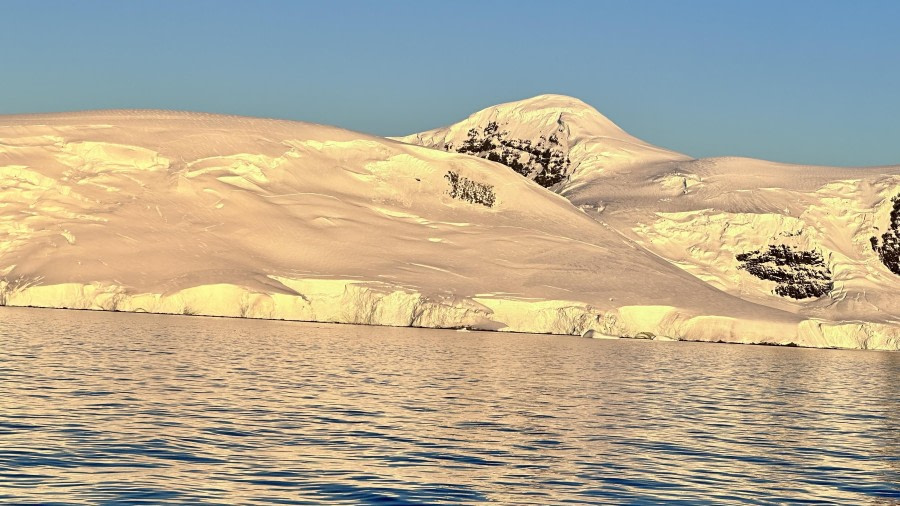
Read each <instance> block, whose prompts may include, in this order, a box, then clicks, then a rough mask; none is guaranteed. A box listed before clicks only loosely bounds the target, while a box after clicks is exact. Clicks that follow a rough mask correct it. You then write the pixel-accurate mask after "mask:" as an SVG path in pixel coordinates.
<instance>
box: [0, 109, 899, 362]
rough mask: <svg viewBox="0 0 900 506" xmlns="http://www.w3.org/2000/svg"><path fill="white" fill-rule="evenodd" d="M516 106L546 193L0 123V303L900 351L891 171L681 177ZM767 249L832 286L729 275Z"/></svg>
mask: <svg viewBox="0 0 900 506" xmlns="http://www.w3.org/2000/svg"><path fill="white" fill-rule="evenodd" d="M500 107H504V106H500ZM512 110H513V111H514V112H515V114H512V113H509V114H507V113H506V112H504V111H501V113H503V114H499V113H498V115H496V116H497V117H503V118H507V117H511V118H513V119H515V118H516V117H518V120H517V121H518V123H516V122H513V121H512V120H510V121H507V123H506V125H507V127H509V128H514V129H515V132H516V135H518V136H520V137H523V136H526V134H527V135H534V134H540V132H542V131H543V130H541V129H542V128H544V127H545V126H547V125H549V127H552V128H553V129H555V130H553V131H554V132H557V133H559V135H560V136H559V137H557V143H558V145H565V148H566V149H567V150H568V151H566V156H567V157H568V158H569V161H570V162H571V163H570V165H567V167H569V168H571V170H572V172H571V173H570V174H567V179H566V181H565V182H564V183H560V184H558V185H556V186H555V187H553V188H552V189H553V190H555V191H557V192H559V195H557V194H554V193H553V192H551V191H549V190H547V189H545V188H542V187H540V186H539V185H537V184H535V183H533V182H531V181H529V180H528V179H527V178H525V177H522V176H521V175H519V174H517V173H516V172H514V171H512V170H510V169H508V168H507V167H504V166H503V165H500V164H498V163H494V162H491V161H487V160H483V159H480V158H477V157H475V156H470V155H467V154H457V153H448V152H444V151H442V150H438V149H429V148H425V147H419V146H414V145H410V144H403V143H400V142H396V141H393V140H388V139H383V138H378V137H373V136H367V135H364V134H359V133H355V132H350V131H346V130H341V129H338V128H333V127H327V126H321V125H312V124H306V123H298V122H289V121H276V120H264V119H252V118H242V117H232V116H217V115H206V114H194V113H182V112H170V111H97V112H85V113H66V114H51V115H27V116H4V117H0V197H2V198H0V277H2V280H0V304H5V305H19V306H28V305H31V306H50V307H70V308H84V309H106V310H116V311H139V312H164V313H180V314H209V315H224V316H243V317H253V318H276V319H297V320H315V321H336V322H348V323H365V324H383V325H399V326H425V327H470V328H483V329H492V330H510V331H524V332H547V333H566V334H579V335H580V334H583V333H584V332H586V331H588V330H593V331H594V332H595V334H597V335H610V336H622V335H627V336H635V335H641V336H643V337H647V336H655V337H659V338H671V339H691V340H710V341H717V340H726V341H736V342H771V343H780V344H789V343H795V344H800V345H805V346H837V347H851V348H879V349H897V348H898V347H900V327H898V325H897V324H896V321H897V320H898V317H897V314H898V313H900V307H898V305H900V302H898V299H900V298H897V297H895V296H894V295H895V294H896V293H898V290H900V277H898V276H896V275H894V274H893V273H891V272H890V271H889V270H888V269H887V268H886V267H885V266H884V265H882V264H881V263H880V262H879V260H878V256H877V255H876V254H875V252H874V251H873V250H872V246H871V245H870V236H872V235H874V234H875V233H876V232H877V231H878V230H883V229H884V227H885V226H886V225H887V223H888V221H889V220H888V215H889V212H890V209H889V208H890V198H891V196H892V193H895V192H896V191H897V187H898V185H897V170H896V168H890V167H889V168H882V169H866V170H853V169H830V168H804V167H790V166H780V165H776V164H771V163H768V162H759V161H751V160H742V159H715V160H691V159H690V158H689V157H686V156H684V155H679V154H677V153H672V152H670V151H666V150H662V149H659V148H656V147H653V146H650V145H648V144H646V143H643V142H641V141H639V140H637V139H634V138H633V137H631V136H628V135H627V134H625V133H624V132H622V131H621V130H620V129H618V127H616V126H615V125H614V124H612V123H611V122H609V120H607V119H606V118H603V117H602V116H601V115H599V113H597V112H596V111H594V110H593V109H590V108H588V106H586V105H585V104H583V103H581V102H578V101H574V99H569V98H567V97H558V96H547V97H538V98H536V99H533V100H531V101H524V102H522V103H516V104H514V106H512ZM548 115H549V116H548ZM547 118H550V119H547ZM504 121H505V120H504ZM504 128H506V127H504ZM592 132H593V133H592ZM563 133H565V135H564V136H563V135H562V134H563ZM541 135H543V134H541ZM546 135H548V136H549V135H551V133H546ZM538 137H540V135H538ZM548 138H549V137H548ZM407 140H408V139H407ZM548 142H549V141H548ZM879 227H881V228H879ZM775 242H777V243H779V244H781V243H787V244H788V245H790V246H791V247H795V248H798V251H800V252H804V251H815V252H817V253H818V254H820V255H821V257H822V258H824V261H825V262H827V265H823V266H815V269H814V270H815V272H817V273H818V272H822V273H825V272H827V273H828V275H829V276H832V277H833V279H829V280H828V281H829V282H830V283H833V285H829V286H833V290H831V292H830V293H829V294H828V295H826V296H824V297H821V298H818V299H811V300H810V299H806V300H801V301H797V300H793V299H789V298H784V297H780V296H778V295H776V294H775V293H774V290H775V283H774V282H772V281H767V280H763V279H758V278H756V277H754V276H752V275H751V274H749V273H748V272H747V271H745V270H742V269H740V266H739V263H738V262H737V260H736V256H737V255H739V254H741V253H746V252H750V251H754V250H760V249H765V248H767V247H768V246H769V245H770V244H772V243H775Z"/></svg>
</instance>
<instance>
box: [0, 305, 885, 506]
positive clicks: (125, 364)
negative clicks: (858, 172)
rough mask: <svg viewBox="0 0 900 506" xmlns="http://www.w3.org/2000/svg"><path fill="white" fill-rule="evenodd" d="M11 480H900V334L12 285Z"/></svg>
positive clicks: (76, 489)
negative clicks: (171, 298)
mask: <svg viewBox="0 0 900 506" xmlns="http://www.w3.org/2000/svg"><path fill="white" fill-rule="evenodd" d="M0 342H2V347H0V502H3V503H40V504H71V503H118V502H121V503H128V504H165V503H173V504H185V503H189V504H220V503H223V502H227V503H234V502H238V503H248V504H320V503H323V502H343V503H361V502H364V503H370V502H380V503H400V504H431V503H439V502H444V503H454V504H456V503H476V502H485V501H495V502H501V503H509V504H517V503H518V504H534V503H575V504H578V503H647V502H651V503H660V502H664V503H672V504H692V505H693V504H781V503H794V504H834V503H842V504H897V503H900V486H898V483H900V436H898V434H900V392H898V387H897V382H896V379H897V378H898V377H900V354H897V353H873V352H863V351H853V352H849V351H848V352H844V351H823V350H803V349H794V348H791V349H785V348H765V347H750V346H733V345H716V344H700V343H658V342H633V341H594V340H588V339H580V338H568V337H551V336H529V335H499V334H485V333H478V332H468V333H458V332H451V331H433V330H417V329H390V328H368V327H354V326H335V325H321V324H302V323H289V322H264V321H247V320H223V319H210V318H180V317H166V316H158V315H129V314H109V313H90V312H67V311H51V310H33V309H15V308H0Z"/></svg>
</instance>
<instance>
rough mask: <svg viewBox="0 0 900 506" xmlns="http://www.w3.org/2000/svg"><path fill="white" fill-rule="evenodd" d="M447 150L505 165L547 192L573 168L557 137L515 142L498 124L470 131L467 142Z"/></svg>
mask: <svg viewBox="0 0 900 506" xmlns="http://www.w3.org/2000/svg"><path fill="white" fill-rule="evenodd" d="M444 150H445V151H456V152H457V153H463V154H468V155H474V156H477V157H479V158H485V159H487V160H490V161H492V162H498V163H502V164H503V165H506V166H507V167H509V168H511V169H512V170H514V171H516V172H518V173H519V174H521V175H523V176H525V177H528V178H530V179H533V180H534V182H536V183H537V184H539V185H541V186H543V187H545V188H549V187H551V186H553V185H555V184H557V183H559V182H561V181H563V180H564V179H565V178H566V175H567V172H568V169H569V165H570V162H569V157H568V156H567V155H566V152H565V150H564V149H563V146H562V144H561V143H560V140H559V136H558V135H557V134H555V133H554V134H551V135H550V137H549V138H547V137H544V136H541V137H540V138H539V139H538V140H537V141H535V142H532V141H531V140H529V139H515V138H512V137H511V136H510V135H509V132H508V131H506V130H502V131H501V130H500V127H499V126H498V125H497V122H495V121H492V122H490V123H488V124H487V125H486V126H484V127H483V128H482V129H481V130H479V129H477V128H471V129H469V132H468V137H467V138H466V140H465V142H463V143H462V144H461V145H459V146H454V145H453V144H452V143H447V144H444Z"/></svg>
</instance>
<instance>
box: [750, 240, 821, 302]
mask: <svg viewBox="0 0 900 506" xmlns="http://www.w3.org/2000/svg"><path fill="white" fill-rule="evenodd" d="M736 258H737V260H738V261H739V262H741V265H740V268H741V269H744V270H745V271H747V272H749V273H750V274H753V275H754V276H756V277H757V278H759V279H765V280H767V281H775V282H776V283H777V285H776V286H775V293H776V294H777V295H780V296H782V297H790V298H792V299H808V298H811V297H821V296H823V295H825V294H827V293H828V292H830V291H831V289H832V288H833V283H832V280H831V270H830V269H829V268H828V265H826V264H825V260H824V259H823V258H822V254H821V253H819V252H818V251H807V250H798V249H796V248H794V247H791V246H786V245H778V246H775V245H772V246H769V249H768V250H765V251H760V250H756V251H751V252H749V253H741V254H739V255H737V257H736Z"/></svg>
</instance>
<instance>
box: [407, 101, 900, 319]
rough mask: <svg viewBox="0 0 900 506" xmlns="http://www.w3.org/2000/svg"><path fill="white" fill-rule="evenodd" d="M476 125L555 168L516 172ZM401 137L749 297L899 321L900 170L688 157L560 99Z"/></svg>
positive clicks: (824, 314) (501, 146)
mask: <svg viewBox="0 0 900 506" xmlns="http://www.w3.org/2000/svg"><path fill="white" fill-rule="evenodd" d="M479 132H499V134H494V136H493V137H492V139H496V138H500V139H515V143H516V145H523V144H524V145H534V144H535V143H550V144H552V145H553V146H557V147H558V149H559V153H560V154H559V156H558V158H559V159H563V160H565V162H566V163H565V164H563V165H564V166H565V170H563V171H562V172H559V173H558V174H557V172H554V171H553V170H552V166H551V170H550V171H549V173H550V174H551V175H554V177H556V179H553V180H552V181H548V180H547V179H546V178H545V177H544V176H542V174H547V173H548V172H547V169H546V168H541V167H537V168H536V169H535V170H527V171H526V170H521V169H520V166H519V165H520V164H517V163H515V161H520V160H523V159H524V158H525V157H524V155H523V156H521V157H520V158H518V159H515V157H504V156H503V153H504V152H506V151H508V149H507V147H506V144H508V142H505V141H502V140H501V141H499V142H498V141H496V140H490V141H488V142H482V143H481V144H479V142H480V139H481V138H482V137H483V136H479V135H480V134H479ZM498 136H499V137H498ZM551 136H554V139H555V141H553V142H551V141H550V139H551ZM469 137H473V138H474V139H475V142H474V143H467V141H466V139H467V138H469ZM401 140H404V141H406V142H412V143H416V144H421V145H425V146H430V147H435V148H439V149H444V150H448V151H460V152H464V153H467V154H472V155H475V156H479V157H482V158H490V159H493V160H497V159H499V161H500V162H501V163H503V164H505V165H507V166H508V167H509V168H511V169H513V171H515V172H519V173H520V174H523V175H525V176H526V177H529V178H531V179H534V180H535V181H537V182H539V183H541V184H543V185H544V186H547V187H548V188H549V189H551V190H553V191H555V192H557V193H559V194H560V195H562V196H564V197H566V198H567V199H568V200H569V201H571V202H572V203H573V204H574V205H576V206H578V207H579V208H581V209H582V210H583V211H584V212H586V213H587V214H589V215H591V216H592V217H594V218H595V219H596V220H597V221H598V222H600V223H601V224H603V225H605V226H607V227H609V228H610V229H612V230H615V231H616V232H618V233H619V234H621V235H622V237H625V238H627V239H628V240H630V241H633V242H634V244H636V245H638V246H639V247H641V248H643V249H645V250H646V251H649V252H651V253H653V254H655V255H658V256H659V257H660V258H663V259H665V260H666V261H667V262H669V263H670V264H671V265H673V266H676V267H678V268H680V269H683V270H684V271H685V272H688V273H690V274H692V275H693V276H695V277H696V278H697V279H699V280H701V281H703V282H705V283H708V284H709V285H710V286H713V287H715V288H717V289H719V290H722V291H723V292H726V293H728V294H730V295H733V296H735V297H739V298H741V299H744V300H746V301H748V302H754V303H758V304H763V305H766V306H769V307H773V308H778V309H782V310H785V311H790V312H793V313H797V314H801V315H805V316H807V317H810V318H821V319H825V320H834V321H859V322H865V321H878V322H885V323H888V324H892V325H895V324H897V322H898V321H900V297H898V296H897V294H898V293H900V263H898V253H900V238H898V223H900V166H892V167H874V168H836V167H810V166H797V165H788V164H780V163H774V162H766V161H762V160H752V159H746V158H711V159H700V160H695V159H691V158H689V157H687V156H684V155H679V154H677V153H673V152H671V151H667V150H665V149H662V148H656V147H654V146H651V145H649V144H647V143H646V142H643V141H640V140H638V139H635V138H634V137H632V136H630V135H628V134H627V133H625V132H623V131H622V130H621V129H619V128H618V127H616V126H615V125H614V124H613V123H612V122H610V121H609V120H608V119H607V118H605V117H604V116H602V115H601V114H600V113H599V112H597V111H596V110H595V109H593V108H592V107H590V106H588V105H587V104H584V103H583V102H581V101H578V100H576V99H572V98H568V97H561V96H557V95H542V96H538V97H534V98H531V99H528V100H522V101H519V102H512V103H508V104H501V105H498V106H494V107H490V108H488V109H485V110H483V111H480V112H477V113H475V114H473V115H471V116H469V117H468V118H467V119H465V120H463V121H461V122H460V123H457V124H454V125H452V126H449V127H445V128H440V129H437V130H432V131H428V132H424V133H421V134H414V135H410V136H407V137H403V138H401ZM471 144H474V145H476V146H477V147H478V149H477V150H476V151H474V152H473V150H472V149H470V148H469V146H470V145H471ZM511 158H512V159H514V160H515V161H514V162H513V163H510V159H511ZM551 159H554V158H551ZM560 176H561V177H560ZM548 182H552V183H553V184H544V183H548Z"/></svg>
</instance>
